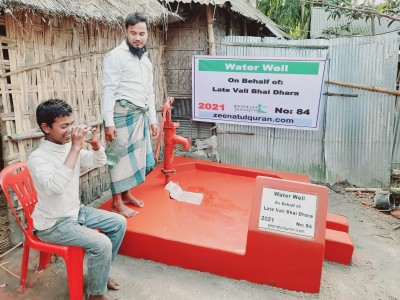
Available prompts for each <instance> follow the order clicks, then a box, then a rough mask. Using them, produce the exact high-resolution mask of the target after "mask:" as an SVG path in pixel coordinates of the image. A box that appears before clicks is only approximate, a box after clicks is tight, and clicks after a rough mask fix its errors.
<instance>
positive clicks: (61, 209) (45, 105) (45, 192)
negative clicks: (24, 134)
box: [28, 99, 126, 300]
mask: <svg viewBox="0 0 400 300" xmlns="http://www.w3.org/2000/svg"><path fill="white" fill-rule="evenodd" d="M36 119H37V123H38V125H39V127H40V129H41V130H42V131H43V133H44V135H45V138H44V140H43V141H42V142H41V144H40V146H39V148H38V149H36V150H35V151H33V152H32V153H31V154H30V155H29V158H28V166H29V170H30V172H31V175H32V179H33V183H34V185H35V187H36V190H37V195H38V203H37V204H36V206H35V210H34V212H33V214H32V218H33V225H34V227H35V233H36V235H37V236H38V238H39V239H41V240H42V241H45V242H50V243H54V244H62V245H70V246H78V247H82V248H83V249H85V251H86V253H87V254H88V261H87V266H88V267H87V269H88V271H87V294H88V299H90V300H93V299H101V300H109V299H112V298H110V297H109V296H107V295H105V293H106V292H107V288H109V289H114V290H117V289H119V285H118V284H117V283H116V282H115V281H114V280H113V279H111V278H110V277H109V274H110V269H111V264H112V262H113V260H114V258H115V256H116V254H117V252H118V249H119V247H120V245H121V242H122V239H123V237H124V235H125V230H126V219H125V218H124V217H122V216H121V215H119V214H116V213H113V212H109V211H104V210H100V209H96V208H93V207H87V206H85V205H83V204H81V203H80V198H79V176H80V168H81V166H84V167H91V166H100V165H104V164H105V163H106V155H105V153H104V148H103V147H102V146H101V145H100V142H99V140H98V137H97V134H96V129H95V128H90V127H89V126H86V125H80V126H75V125H73V124H74V119H73V117H72V108H71V106H70V105H69V104H67V103H66V102H64V101H63V100H59V99H52V100H48V101H45V102H42V103H40V104H39V106H38V107H37V110H36ZM89 131H92V133H93V137H92V139H91V140H90V141H89V142H88V143H90V145H91V147H92V150H91V151H89V150H85V149H83V146H84V143H85V136H86V135H87V133H88V132H89ZM93 228H98V229H100V230H101V232H102V233H99V232H98V231H96V230H93Z"/></svg>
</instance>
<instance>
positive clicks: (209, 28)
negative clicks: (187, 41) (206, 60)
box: [206, 5, 217, 55]
mask: <svg viewBox="0 0 400 300" xmlns="http://www.w3.org/2000/svg"><path fill="white" fill-rule="evenodd" d="M206 17H207V32H208V45H209V55H216V54H217V51H216V50H215V38H214V28H213V15H212V10H211V6H210V5H207V6H206Z"/></svg>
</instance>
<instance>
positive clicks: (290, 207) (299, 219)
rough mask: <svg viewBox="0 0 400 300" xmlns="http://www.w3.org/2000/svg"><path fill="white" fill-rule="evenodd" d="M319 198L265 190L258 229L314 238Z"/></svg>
mask: <svg viewBox="0 0 400 300" xmlns="http://www.w3.org/2000/svg"><path fill="white" fill-rule="evenodd" d="M316 210H317V196H316V195H309V194H302V193H296V192H289V191H283V190H277V189H270V188H264V189H263V193H262V199H261V209H260V219H259V221H258V227H259V228H264V229H268V230H273V231H281V232H287V233H292V234H297V235H303V236H308V237H314V235H315V218H316Z"/></svg>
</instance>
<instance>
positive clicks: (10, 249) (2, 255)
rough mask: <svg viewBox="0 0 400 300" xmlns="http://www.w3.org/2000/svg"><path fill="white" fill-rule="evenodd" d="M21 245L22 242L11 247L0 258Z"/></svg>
mask: <svg viewBox="0 0 400 300" xmlns="http://www.w3.org/2000/svg"><path fill="white" fill-rule="evenodd" d="M21 245H22V242H19V243H18V244H17V245H15V246H14V247H12V248H11V249H10V250H8V251H7V252H5V253H3V254H2V255H0V258H2V257H3V256H6V255H7V253H9V252H11V251H13V250H14V249H15V248H17V247H19V246H21Z"/></svg>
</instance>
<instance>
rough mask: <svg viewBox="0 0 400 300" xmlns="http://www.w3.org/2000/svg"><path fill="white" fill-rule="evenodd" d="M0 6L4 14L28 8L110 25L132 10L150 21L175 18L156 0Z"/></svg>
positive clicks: (21, 1) (19, 0)
mask: <svg viewBox="0 0 400 300" xmlns="http://www.w3.org/2000/svg"><path fill="white" fill-rule="evenodd" d="M0 9H4V10H5V12H6V13H12V12H13V11H18V10H19V11H31V12H38V13H43V14H45V15H50V16H61V17H69V16H71V17H74V18H75V19H78V20H80V21H84V22H90V21H99V22H104V23H108V24H112V25H115V24H121V22H123V20H124V19H125V17H126V15H127V14H128V13H131V12H136V11H142V12H144V13H146V14H147V15H148V16H149V19H150V22H151V23H152V24H161V23H165V22H168V21H176V20H177V19H178V16H177V15H176V14H174V13H171V12H169V11H168V10H167V9H166V8H165V7H164V6H162V5H161V4H160V3H159V2H158V1H157V0H0Z"/></svg>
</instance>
